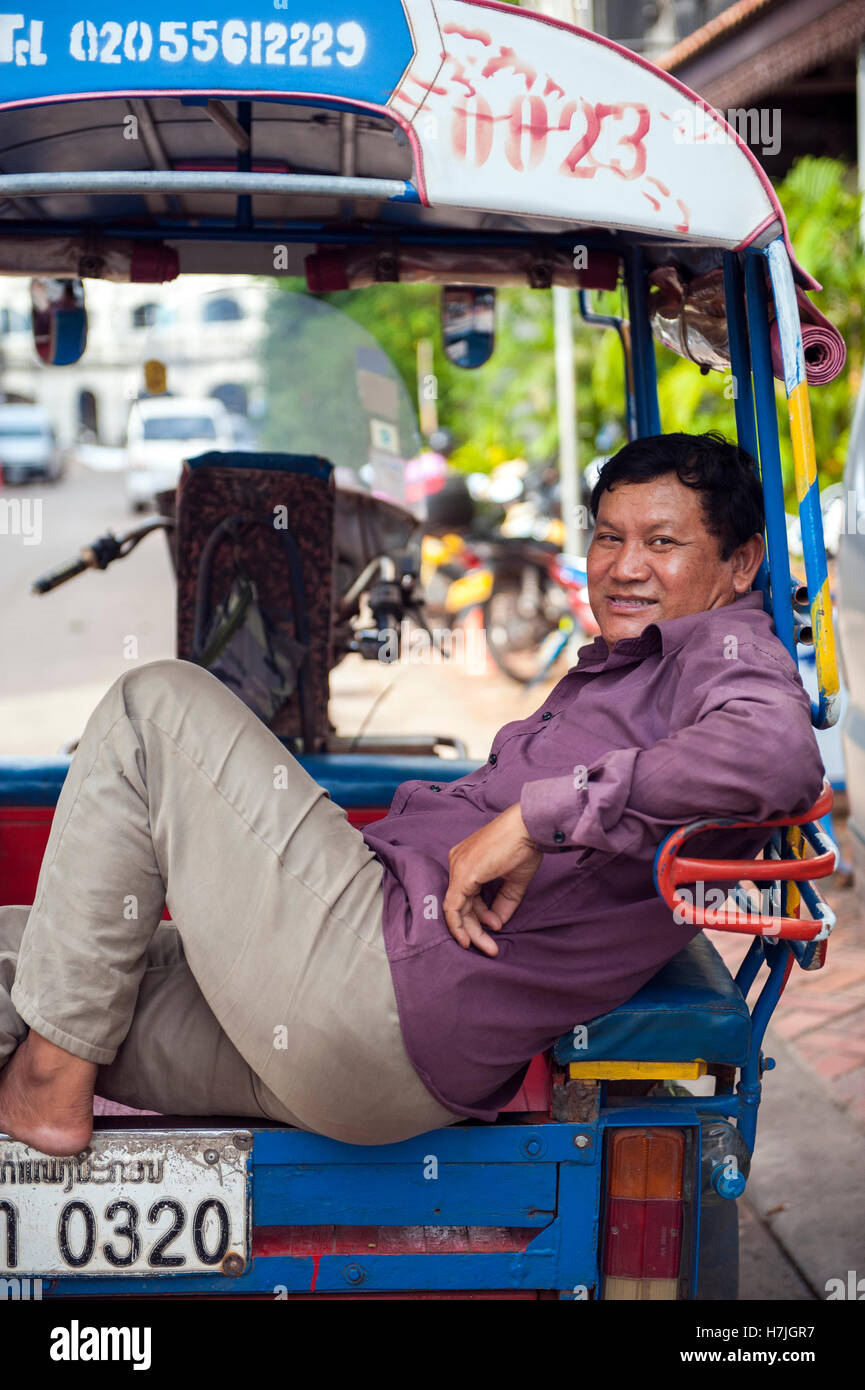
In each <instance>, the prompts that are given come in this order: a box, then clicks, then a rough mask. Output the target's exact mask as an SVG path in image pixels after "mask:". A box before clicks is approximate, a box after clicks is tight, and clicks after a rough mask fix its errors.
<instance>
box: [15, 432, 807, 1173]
mask: <svg viewBox="0 0 865 1390" xmlns="http://www.w3.org/2000/svg"><path fill="white" fill-rule="evenodd" d="M592 511H593V515H594V516H595V518H596V523H595V531H594V536H593V539H592V543H591V547H590V551H589V557H588V584H589V596H590V601H591V605H592V609H593V611H594V613H595V615H596V617H597V620H598V623H599V625H600V628H601V635H600V636H599V637H597V638H595V640H594V642H592V643H591V644H588V645H587V646H585V647H583V649H582V650H581V652H580V658H579V662H578V664H577V665H576V666H575V667H574V668H573V669H572V670H571V671H569V672H568V674H567V675H566V676H565V677H564V679H563V680H562V681H560V682H559V684H558V685H557V686H556V687H555V689H554V690H552V691H551V692H550V694H549V695H548V696H547V698H546V699H545V700H544V702H543V704H542V705H541V706H540V708H539V709H538V710H536V711H535V712H534V713H533V714H532V715H530V716H529V717H528V718H526V719H521V720H517V721H515V722H513V723H511V724H506V725H505V726H504V727H503V728H502V729H500V730H499V732H498V734H497V735H496V737H495V739H494V741H493V746H492V750H491V752H490V756H489V759H488V760H487V762H486V763H485V764H484V766H483V767H482V768H479V769H478V770H477V771H475V772H472V773H470V774H469V775H468V776H467V777H463V778H461V779H459V780H458V781H455V782H450V783H448V782H443V783H430V782H420V781H414V782H406V783H403V785H402V786H401V787H400V788H399V789H398V791H397V794H396V796H395V797H394V800H393V804H392V805H391V808H390V812H389V814H388V815H387V816H386V817H385V818H384V819H383V820H380V821H377V822H375V823H373V824H371V825H369V826H367V827H366V828H365V830H364V831H363V832H362V833H361V832H359V831H358V830H356V829H354V828H353V827H352V826H350V825H348V823H347V821H346V818H345V814H344V812H342V811H341V810H340V809H339V808H338V807H335V806H334V805H332V803H331V802H330V801H329V799H328V798H327V797H326V795H325V793H324V792H323V791H322V789H321V788H320V787H319V786H317V784H316V783H315V782H313V780H312V779H311V778H310V777H309V776H308V775H307V774H306V772H305V771H304V770H303V769H302V768H301V767H300V766H299V765H298V764H296V763H295V762H293V760H291V759H288V767H287V768H286V767H285V766H284V764H285V760H286V759H285V750H284V748H283V746H282V745H281V744H280V743H279V741H278V740H277V739H276V738H275V736H274V735H273V734H272V733H271V732H270V731H269V730H268V729H266V728H265V727H264V725H263V724H261V723H260V722H259V721H258V720H257V719H255V717H254V716H253V715H252V714H251V713H250V711H249V710H247V709H246V707H245V706H244V705H242V704H241V702H240V701H239V700H238V699H237V698H236V697H235V696H234V695H233V694H231V692H229V691H228V690H226V689H225V687H223V686H221V685H220V684H219V682H218V681H217V680H216V679H215V678H214V677H213V676H212V675H211V674H210V673H209V672H206V671H203V670H201V669H200V668H198V667H194V666H191V665H190V664H189V663H187V662H181V661H174V662H171V661H163V662H154V663H150V664H149V665H146V666H143V667H140V668H139V669H138V670H136V671H132V672H130V673H128V674H127V675H124V676H122V677H121V678H120V680H118V681H117V682H115V684H114V686H112V688H111V690H109V691H108V693H107V695H106V696H105V697H104V699H103V700H102V701H101V702H100V704H99V705H98V706H97V708H96V710H95V711H94V713H93V715H92V716H91V718H90V720H89V721H88V725H87V728H86V729H85V732H84V734H83V736H82V738H81V741H80V744H79V748H78V751H77V752H76V754H75V757H74V758H73V761H72V765H71V767H70V770H69V774H68V776H67V779H66V783H65V785H64V788H63V791H62V794H61V797H60V800H59V801H58V805H57V811H56V814H55V817H54V822H53V825H52V829H51V835H50V838H49V842H48V847H47V849H46V853H45V857H44V860H43V864H42V869H41V871H40V875H39V883H38V887H37V893H36V901H35V904H34V906H33V908H32V909H28V908H25V907H9V908H0V1066H2V1063H3V1061H4V1060H5V1059H7V1058H11V1060H9V1061H8V1064H7V1065H6V1066H5V1067H3V1069H2V1071H0V1130H4V1129H5V1130H6V1132H8V1133H10V1134H12V1135H13V1136H15V1137H18V1138H22V1139H25V1140H26V1141H27V1142H29V1143H31V1144H33V1145H34V1146H35V1147H37V1148H41V1149H42V1150H43V1151H44V1152H47V1153H56V1154H66V1153H73V1152H76V1151H77V1150H79V1149H80V1148H81V1147H83V1145H84V1144H85V1143H86V1142H87V1141H88V1139H89V1136H90V1132H91V1128H92V1098H93V1094H94V1086H96V1087H97V1088H98V1091H99V1093H100V1094H102V1095H106V1096H108V1097H110V1098H112V1099H115V1100H119V1101H122V1102H125V1103H127V1104H131V1105H138V1106H144V1107H147V1108H152V1109H155V1110H161V1111H168V1112H172V1113H186V1114H190V1115H192V1114H232V1115H251V1116H264V1117H267V1118H271V1119H277V1120H282V1121H283V1122H285V1123H288V1124H293V1125H297V1126H298V1127H300V1128H303V1129H312V1130H314V1131H316V1132H319V1133H322V1134H327V1135H330V1136H331V1137H333V1138H337V1139H343V1140H346V1141H348V1142H351V1143H359V1144H374V1143H386V1142H394V1141H396V1140H399V1139H405V1138H408V1137H410V1136H411V1135H413V1134H419V1133H423V1132H425V1131H426V1130H429V1129H432V1128H435V1127H438V1126H440V1125H446V1124H449V1123H453V1121H454V1120H456V1119H459V1118H461V1117H476V1118H479V1119H487V1120H491V1119H494V1118H495V1116H496V1115H497V1113H498V1111H499V1110H500V1109H501V1108H502V1107H503V1106H504V1105H506V1104H507V1103H508V1101H509V1100H511V1099H512V1097H513V1096H514V1095H515V1094H516V1091H517V1090H518V1088H519V1086H520V1084H521V1082H522V1079H523V1077H524V1075H525V1071H526V1067H527V1065H528V1063H529V1061H530V1060H531V1058H532V1057H533V1056H535V1055H536V1054H537V1053H538V1052H540V1051H542V1050H543V1049H544V1048H546V1047H548V1046H549V1045H550V1044H551V1043H552V1042H553V1041H554V1040H555V1039H556V1038H557V1037H558V1036H560V1035H561V1034H562V1033H563V1032H565V1031H566V1030H568V1029H570V1028H572V1027H573V1026H574V1025H575V1024H578V1023H582V1022H587V1021H589V1020H591V1019H593V1018H595V1017H597V1016H598V1015H599V1014H602V1013H605V1012H607V1011H609V1010H610V1009H613V1008H615V1007H617V1006H618V1005H619V1004H621V1003H623V1002H624V1001H625V1000H627V999H629V998H630V997H631V996H632V995H633V994H634V993H635V992H636V991H637V990H638V989H639V988H640V987H641V985H643V984H644V983H645V982H646V981H647V980H648V979H649V978H650V977H651V976H652V975H653V974H655V972H656V971H657V970H658V969H659V968H660V967H661V966H662V965H663V964H664V963H665V962H666V961H667V960H669V959H670V958H671V957H672V956H674V955H675V954H677V952H678V951H679V950H681V948H682V947H683V946H684V945H685V944H686V942H687V941H688V940H689V938H690V937H691V936H692V935H693V934H694V932H693V929H692V928H690V927H686V926H682V925H680V924H678V923H677V922H676V921H675V920H674V917H673V914H672V912H671V911H670V909H669V908H668V907H667V906H666V904H665V903H664V902H662V901H661V900H660V899H659V898H658V896H657V894H656V893H655V889H654V885H653V880H652V863H653V858H654V854H655V850H656V848H657V845H658V844H659V842H660V841H661V840H662V839H663V838H664V836H665V835H666V834H667V833H668V831H669V830H670V829H671V828H672V827H673V826H675V825H678V824H680V823H682V822H685V821H689V820H692V819H694V818H696V817H698V816H703V815H713V816H729V817H733V818H742V819H752V820H765V819H769V818H771V817H772V816H774V815H786V814H795V813H799V812H801V811H804V810H806V809H807V808H808V807H809V806H810V805H811V804H812V803H813V802H814V801H815V800H816V798H817V796H818V794H819V792H820V790H821V787H822V781H823V768H822V764H821V760H820V755H819V752H818V749H817V743H816V739H815V737H814V733H813V730H812V727H811V719H810V702H809V699H808V697H807V695H806V693H805V691H804V689H803V687H802V682H801V680H800V678H799V673H798V670H797V667H796V664H795V662H794V661H793V660H792V658H791V657H790V655H789V654H788V653H787V651H786V650H785V648H784V647H783V646H782V644H781V643H780V642H779V640H778V639H777V637H776V636H775V635H774V630H773V626H772V622H771V619H770V618H769V616H768V615H767V614H766V613H765V612H764V610H763V602H762V597H761V594H760V593H759V592H752V590H751V586H752V583H753V581H754V578H755V575H756V573H757V571H758V569H759V566H760V562H761V559H762V556H763V539H762V532H763V506H762V493H761V488H760V483H759V480H758V478H757V474H756V470H755V465H754V462H753V460H752V459H750V458H749V456H748V455H747V454H744V453H743V452H742V451H740V450H739V449H738V448H736V447H735V446H733V445H729V444H726V443H725V442H724V441H723V439H721V438H720V436H716V435H685V434H678V435H665V436H658V437H657V438H650V439H643V440H639V441H636V442H633V443H631V444H628V445H626V447H625V448H624V449H622V450H621V451H620V452H619V453H618V454H617V455H616V456H615V457H614V458H613V459H611V460H610V461H609V462H608V463H607V464H606V466H605V467H604V469H603V470H602V472H601V475H600V477H599V480H598V483H597V485H596V487H595V489H594V492H593V494H592ZM278 769H279V770H281V772H282V773H283V774H285V775H284V776H282V777H281V778H280V779H279V780H277V779H276V778H275V776H274V773H275V772H276V771H277V770H278ZM764 839H765V832H762V831H756V832H755V831H753V830H743V831H737V832H731V831H727V832H719V833H717V832H716V833H715V834H714V835H711V836H709V835H707V836H701V837H700V841H701V843H700V844H699V846H698V845H697V843H695V844H694V852H695V853H700V852H708V851H709V850H710V848H711V849H713V850H714V851H715V852H716V853H717V852H723V854H724V856H725V857H739V856H747V855H753V854H754V853H755V852H756V851H757V850H759V849H760V848H761V847H762V844H763V842H764ZM719 840H720V841H722V843H719ZM707 842H711V845H710V844H709V843H707ZM166 901H167V902H168V905H169V907H170V909H171V915H172V918H173V922H174V925H172V926H168V925H162V926H160V917H161V915H162V910H163V905H164V904H165V903H166ZM28 1028H29V1032H28Z"/></svg>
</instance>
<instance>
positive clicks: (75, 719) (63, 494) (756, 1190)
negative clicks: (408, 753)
mask: <svg viewBox="0 0 865 1390" xmlns="http://www.w3.org/2000/svg"><path fill="white" fill-rule="evenodd" d="M10 497H20V498H22V499H23V498H30V499H31V500H33V501H36V500H41V502H42V536H41V539H40V540H39V541H38V543H35V544H25V543H24V538H23V537H22V536H19V535H11V534H4V533H3V531H2V530H0V651H2V652H3V655H4V660H3V662H2V666H0V753H2V754H3V755H9V754H18V755H23V756H38V755H40V754H45V753H53V752H57V751H59V750H60V748H61V747H62V745H63V744H64V743H65V742H66V741H67V740H69V739H71V738H73V737H75V736H77V735H78V734H79V733H80V731H81V728H82V727H83V725H84V723H85V721H86V719H87V716H88V715H89V713H90V712H91V710H92V709H93V707H94V705H95V704H96V702H97V700H98V699H99V698H100V696H101V695H102V694H103V693H104V691H105V690H106V689H107V687H108V686H109V685H110V684H111V682H112V681H113V680H114V679H115V678H116V677H117V676H119V675H120V674H121V673H122V672H123V671H124V670H126V669H128V666H129V663H130V661H139V662H145V661H152V660H156V659H158V658H161V657H167V656H171V655H173V620H174V584H173V577H172V571H171V565H170V561H169V557H168V549H167V546H166V542H165V539H164V538H163V536H161V535H159V534H156V535H153V536H150V537H148V538H146V539H145V540H144V541H143V542H142V544H141V545H140V546H139V547H138V548H137V549H136V550H135V552H134V553H133V554H132V555H131V556H130V557H129V558H128V559H125V560H122V561H119V562H117V563H116V564H115V565H113V566H112V567H111V568H110V569H109V570H108V571H107V572H105V573H96V572H91V573H87V574H84V575H82V576H81V577H80V578H78V579H75V580H73V581H72V582H71V583H69V584H67V585H65V586H63V587H62V588H60V589H59V590H57V591H56V592H55V593H53V594H50V595H47V596H45V597H39V598H37V597H34V596H31V594H30V593H29V587H30V583H31V581H32V580H33V579H34V578H35V577H36V576H37V575H38V574H41V573H43V572H44V571H46V570H48V569H50V568H52V567H53V566H55V565H57V564H59V563H60V562H62V561H64V560H68V559H70V558H72V557H73V556H74V555H75V554H76V553H77V552H78V550H79V548H80V546H81V544H82V543H84V542H86V541H88V540H91V539H92V538H94V537H95V536H97V535H98V534H100V533H101V532H102V531H104V530H105V529H106V528H108V527H111V528H112V529H114V530H115V531H118V530H122V529H124V528H125V527H127V526H128V525H130V524H132V523H133V522H134V521H135V520H136V518H134V517H133V516H132V515H131V514H130V513H129V511H128V510H127V508H126V505H125V502H124V496H123V485H122V478H121V477H120V476H119V475H117V474H113V473H92V472H88V471H85V470H78V471H74V470H73V471H72V472H70V474H69V475H68V476H67V477H66V478H65V479H64V480H63V481H61V482H60V483H59V484H58V485H56V486H54V487H47V486H44V487H43V486H42V485H35V486H34V485H30V486H29V487H25V488H15V489H10V488H7V489H5V490H3V491H0V501H2V500H3V499H9V498H10ZM0 514H2V513H0ZM130 652H131V653H133V654H132V655H130ZM547 689H549V687H542V688H539V689H538V690H536V691H534V692H532V693H531V694H529V695H526V694H525V693H524V692H523V691H521V690H520V689H518V688H517V687H516V686H514V685H512V684H511V683H510V682H508V681H506V680H505V679H504V678H503V677H501V676H500V675H498V673H496V672H495V671H492V670H489V669H487V670H484V669H483V667H481V669H480V670H479V672H478V673H477V674H474V675H468V674H466V672H465V671H464V670H460V669H459V668H457V669H454V668H453V667H451V666H447V665H438V666H436V665H405V666H398V667H391V666H382V665H379V664H378V663H376V662H362V661H361V660H360V659H359V658H350V659H349V660H348V661H346V662H345V663H343V665H342V666H341V667H340V669H339V670H338V671H336V672H335V673H334V676H333V678H332V691H333V699H332V718H333V719H334V721H335V723H336V724H337V728H338V731H339V732H340V733H343V734H354V733H356V732H357V731H358V729H359V728H360V727H361V726H362V725H363V726H364V727H365V729H366V730H367V731H368V732H386V731H392V732H424V731H425V732H431V733H436V734H446V733H452V734H453V733H456V734H459V735H460V737H462V738H463V739H464V740H465V741H466V743H467V745H468V752H469V756H471V757H474V758H478V759H479V760H480V759H484V758H485V757H486V756H487V752H488V750H489V746H490V742H491V739H492V736H493V734H494V733H495V731H496V729H498V728H499V727H500V726H501V725H502V724H504V723H505V722H507V721H508V720H511V719H517V718H521V717H523V716H524V715H525V714H528V713H530V712H531V711H532V710H533V709H535V708H537V706H538V705H539V704H540V703H541V701H542V700H543V698H544V695H545V693H546V690H547ZM830 955H831V953H830ZM782 1007H783V1006H782ZM767 1051H769V1052H770V1053H772V1054H773V1055H774V1056H775V1057H776V1058H777V1060H778V1065H777V1067H776V1069H775V1070H774V1071H773V1072H771V1073H770V1074H769V1075H768V1076H767V1077H766V1079H765V1092H766V1099H765V1102H764V1105H763V1108H762V1110H761V1116H760V1131H759V1135H758V1146H757V1153H756V1158H755V1163H754V1166H753V1170H752V1176H751V1180H750V1183H749V1189H748V1195H747V1197H746V1198H745V1199H744V1200H743V1201H742V1202H740V1211H741V1225H742V1249H743V1254H742V1289H741V1298H742V1299H743V1300H746V1301H749V1300H755V1299H763V1298H775V1299H782V1300H793V1301H808V1300H810V1299H814V1298H822V1297H824V1296H825V1294H824V1288H825V1279H826V1278H828V1277H830V1276H831V1275H832V1274H838V1275H841V1276H845V1275H846V1271H847V1270H848V1269H857V1268H858V1269H859V1270H860V1272H861V1271H865V1248H863V1238H862V1234H861V1233H862V1232H863V1231H865V1194H863V1191H862V1187H863V1185H862V1183H861V1178H860V1176H859V1166H858V1154H859V1153H860V1152H861V1144H862V1131H861V1128H860V1127H859V1125H858V1124H856V1123H855V1122H854V1121H853V1120H852V1119H851V1118H850V1117H848V1116H846V1115H844V1114H843V1113H842V1111H841V1110H840V1109H839V1108H838V1106H837V1105H836V1104H835V1103H834V1101H833V1099H832V1097H831V1095H830V1094H829V1092H828V1091H825V1090H823V1089H822V1088H821V1087H820V1085H819V1082H816V1081H815V1077H814V1074H813V1072H811V1071H810V1070H808V1069H807V1068H806V1067H804V1066H803V1064H802V1062H801V1059H800V1058H799V1056H798V1054H797V1052H796V1050H795V1048H793V1047H791V1046H789V1045H787V1044H786V1043H784V1041H783V1040H782V1038H780V1037H779V1036H776V1035H775V1034H773V1033H772V1031H771V1030H770V1034H769V1039H768V1046H767ZM830 1136H831V1142H829V1143H826V1142H823V1140H824V1137H825V1138H826V1139H829V1138H830ZM818 1192H819V1197H818V1196H817V1194H818Z"/></svg>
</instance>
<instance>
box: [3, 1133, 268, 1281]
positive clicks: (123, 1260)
mask: <svg viewBox="0 0 865 1390" xmlns="http://www.w3.org/2000/svg"><path fill="white" fill-rule="evenodd" d="M251 1157H252V1135H251V1134H250V1133H249V1132H248V1131H243V1130H241V1131H237V1130H204V1129H202V1130H170V1131H166V1130H148V1131H137V1130H135V1131H131V1130H124V1131H104V1132H102V1133H97V1134H94V1136H93V1139H92V1140H91V1143H90V1147H89V1150H85V1152H84V1154H82V1155H78V1156H76V1157H75V1158H47V1157H46V1156H45V1155H44V1154H40V1153H38V1152H37V1151H36V1150H35V1149H31V1148H28V1146H27V1145H26V1144H19V1143H18V1142H17V1141H15V1140H12V1139H5V1138H3V1137H2V1136H0V1274H2V1275H4V1276H6V1277H7V1278H8V1277H9V1276H10V1275H12V1276H16V1275H22V1276H27V1275H39V1276H42V1277H56V1276H57V1275H67V1276H69V1275H96V1274H98V1275H103V1276H104V1275H112V1276H117V1275H121V1276H122V1275H142V1274H146V1275H148V1276H149V1277H152V1276H154V1275H168V1274H227V1275H238V1274H242V1273H243V1270H244V1269H245V1267H246V1264H247V1260H248V1257H249V1226H250V1220H249V1209H250V1172H251Z"/></svg>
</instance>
